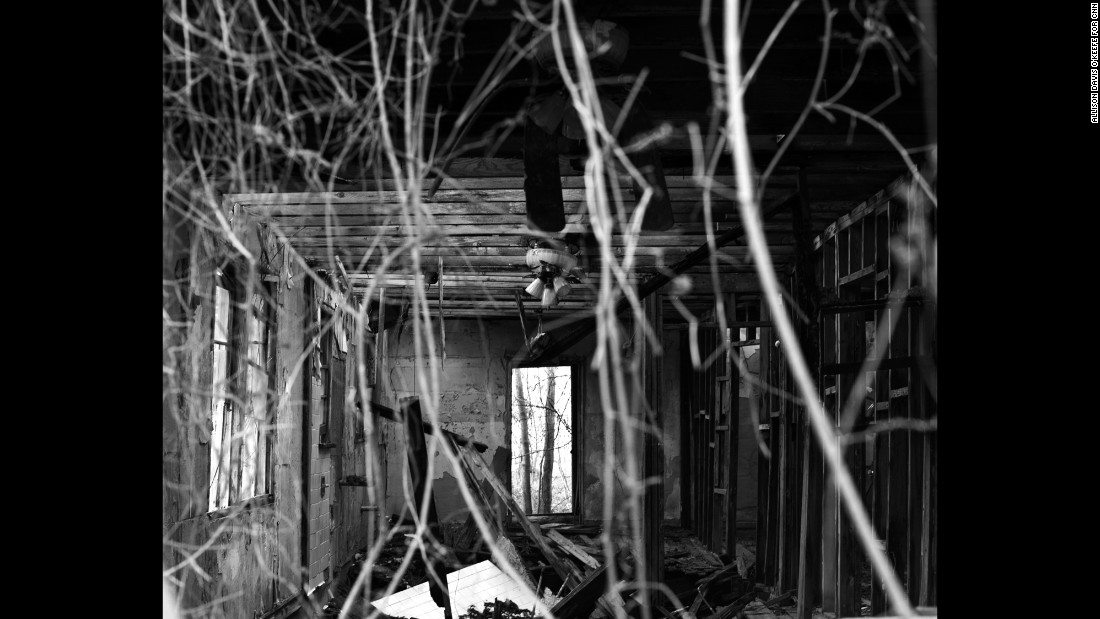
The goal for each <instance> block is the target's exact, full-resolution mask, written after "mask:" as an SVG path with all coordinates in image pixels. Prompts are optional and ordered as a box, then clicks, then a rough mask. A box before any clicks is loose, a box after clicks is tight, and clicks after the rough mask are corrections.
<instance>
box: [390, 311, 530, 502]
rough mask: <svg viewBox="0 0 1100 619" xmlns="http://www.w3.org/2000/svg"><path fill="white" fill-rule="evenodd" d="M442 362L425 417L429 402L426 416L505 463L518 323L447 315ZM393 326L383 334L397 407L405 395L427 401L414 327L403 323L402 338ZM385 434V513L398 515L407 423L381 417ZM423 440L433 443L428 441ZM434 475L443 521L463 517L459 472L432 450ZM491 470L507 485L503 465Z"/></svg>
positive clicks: (487, 458) (519, 339)
mask: <svg viewBox="0 0 1100 619" xmlns="http://www.w3.org/2000/svg"><path fill="white" fill-rule="evenodd" d="M445 325H446V360H445V361H444V362H443V364H442V372H441V375H440V393H439V400H440V405H439V411H438V419H432V418H430V417H429V415H430V413H429V407H428V406H426V405H422V411H423V414H424V420H425V421H428V422H431V423H433V424H438V425H440V426H442V427H443V428H446V429H448V430H451V431H452V432H455V433H457V434H461V435H463V436H469V437H471V438H472V439H473V440H475V441H478V442H481V443H485V444H486V445H488V446H489V448H488V450H487V451H486V452H485V453H484V454H482V457H483V458H484V459H485V461H486V462H487V463H493V462H497V463H498V465H497V466H500V465H499V463H500V462H506V461H507V458H505V459H504V460H502V459H501V458H500V457H498V452H499V451H503V452H505V453H508V452H509V451H510V449H509V444H508V428H507V420H508V380H509V376H508V373H509V370H508V363H509V361H510V360H511V359H512V358H513V357H514V356H515V354H516V353H517V352H518V351H519V350H520V349H521V348H522V347H523V331H522V329H521V328H520V325H519V321H518V320H516V321H513V320H501V321H481V322H479V321H477V320H447V321H446V322H445ZM433 326H434V327H435V330H436V331H435V337H436V346H439V336H438V323H434V324H433ZM397 331H398V329H397V328H393V329H390V330H388V331H387V332H386V334H387V338H389V342H388V346H389V355H388V357H387V359H386V364H385V368H384V380H386V382H387V384H386V386H385V389H386V390H388V392H389V394H391V395H390V399H391V402H393V403H394V404H393V405H394V407H395V408H396V404H397V403H399V402H400V401H401V398H403V397H407V396H414V395H416V396H420V397H421V401H422V403H423V402H424V400H426V399H427V396H426V394H422V393H421V392H420V390H419V388H418V387H417V378H416V374H417V370H420V371H426V370H427V368H426V364H425V363H424V362H423V361H421V362H420V367H419V368H418V367H417V360H416V356H415V354H414V338H413V333H412V329H411V325H406V327H405V329H404V330H403V331H402V332H401V334H400V336H398V334H397ZM381 426H382V428H381V429H382V434H383V440H384V443H385V449H386V461H387V462H386V468H387V471H388V475H387V483H386V503H385V509H386V514H387V515H393V514H399V513H400V512H401V509H402V506H403V505H404V504H405V500H406V499H405V492H404V490H403V489H404V487H405V484H406V482H405V477H407V473H406V469H407V467H406V454H405V438H404V427H403V426H402V425H401V424H397V423H394V422H389V421H383V422H382V424H381ZM427 438H428V446H429V449H430V448H431V444H432V438H431V437H427ZM434 455H435V458H434V459H433V462H434V465H433V466H434V471H433V472H432V480H433V483H434V491H435V498H436V509H437V511H438V513H439V519H440V521H441V522H453V521H463V520H465V519H466V508H465V503H464V502H463V501H462V497H461V496H460V495H459V494H458V487H457V480H456V476H458V475H461V472H458V471H456V470H455V469H454V467H453V466H452V465H451V463H450V462H449V461H447V459H446V457H445V456H443V455H442V454H440V452H439V451H438V450H437V451H435V453H434ZM495 472H496V474H497V475H498V476H499V477H500V478H501V479H502V480H504V481H505V483H507V480H508V479H509V477H508V475H507V470H497V471H495Z"/></svg>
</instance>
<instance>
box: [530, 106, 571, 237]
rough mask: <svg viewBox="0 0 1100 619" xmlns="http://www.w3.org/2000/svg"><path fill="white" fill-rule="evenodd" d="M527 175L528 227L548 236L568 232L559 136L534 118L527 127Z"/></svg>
mask: <svg viewBox="0 0 1100 619" xmlns="http://www.w3.org/2000/svg"><path fill="white" fill-rule="evenodd" d="M523 172H524V178H523V192H524V197H525V198H526V199H527V223H529V224H530V225H531V226H532V227H534V228H538V229H539V230H545V231H546V232H560V231H561V230H562V229H563V228H565V205H564V204H563V203H562V198H561V170H560V168H559V166H558V145H557V136H556V135H552V134H550V133H548V132H546V131H545V130H544V129H543V128H542V127H540V126H539V125H538V123H537V122H535V121H534V120H532V118H531V117H530V116H527V117H526V121H525V122H524V127H523Z"/></svg>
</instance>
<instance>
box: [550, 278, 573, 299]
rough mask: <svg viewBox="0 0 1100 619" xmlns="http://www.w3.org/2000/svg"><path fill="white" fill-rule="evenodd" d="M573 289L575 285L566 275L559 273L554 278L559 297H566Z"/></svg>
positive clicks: (555, 290) (555, 291)
mask: <svg viewBox="0 0 1100 619" xmlns="http://www.w3.org/2000/svg"><path fill="white" fill-rule="evenodd" d="M572 290H573V286H572V285H571V284H570V283H569V282H568V281H566V279H565V278H564V277H562V276H561V275H559V276H557V277H555V278H554V293H555V294H557V295H558V298H559V299H564V298H565V297H566V296H567V295H568V294H569V293H570V292H571V291H572Z"/></svg>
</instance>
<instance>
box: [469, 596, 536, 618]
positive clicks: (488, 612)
mask: <svg viewBox="0 0 1100 619" xmlns="http://www.w3.org/2000/svg"><path fill="white" fill-rule="evenodd" d="M535 616H536V615H535V613H533V612H532V611H531V609H529V608H520V607H519V606H516V603H515V602H513V601H512V600H504V601H500V600H493V601H492V602H485V605H484V606H483V607H482V609H481V610H478V609H476V608H474V607H473V606H470V607H469V608H468V609H467V610H466V612H465V613H463V614H462V615H460V616H459V619H512V618H516V619H520V618H526V617H535Z"/></svg>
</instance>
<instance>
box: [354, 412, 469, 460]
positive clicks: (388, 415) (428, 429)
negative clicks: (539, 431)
mask: <svg viewBox="0 0 1100 619" xmlns="http://www.w3.org/2000/svg"><path fill="white" fill-rule="evenodd" d="M370 406H371V410H373V411H374V412H376V413H378V416H379V417H382V418H383V419H389V420H390V421H396V422H398V423H402V422H404V420H405V415H404V414H403V413H400V412H397V411H395V410H393V409H392V408H390V407H388V406H385V405H383V404H379V403H377V402H371V403H370ZM421 425H422V426H423V428H424V434H435V426H433V425H432V424H430V423H428V422H426V421H421ZM442 432H443V436H446V437H449V438H451V439H452V440H454V442H455V443H457V444H458V445H461V446H466V445H473V447H474V449H477V450H478V451H479V452H481V453H485V451H486V450H487V449H489V446H488V445H486V444H485V443H481V442H478V441H475V440H473V439H471V438H469V437H466V436H462V435H461V434H455V433H454V432H451V431H450V430H442Z"/></svg>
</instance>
